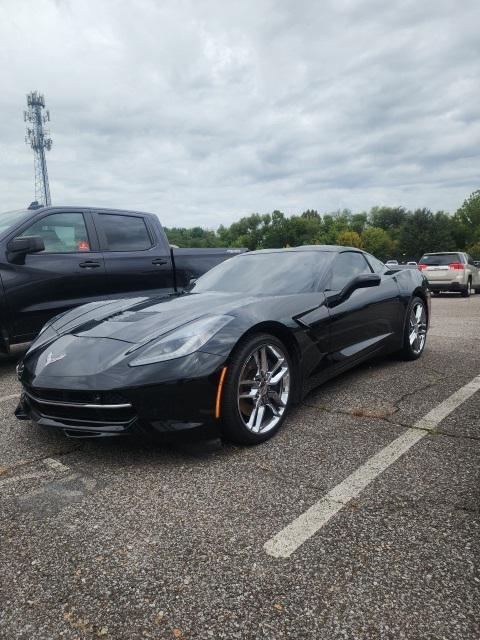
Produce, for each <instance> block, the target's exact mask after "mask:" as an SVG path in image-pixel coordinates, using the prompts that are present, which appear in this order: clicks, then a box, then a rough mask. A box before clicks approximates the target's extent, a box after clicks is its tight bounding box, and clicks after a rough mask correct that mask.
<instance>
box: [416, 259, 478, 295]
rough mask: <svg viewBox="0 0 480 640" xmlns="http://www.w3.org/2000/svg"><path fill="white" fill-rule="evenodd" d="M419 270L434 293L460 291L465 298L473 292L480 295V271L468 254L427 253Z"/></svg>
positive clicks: (421, 261) (419, 265)
mask: <svg viewBox="0 0 480 640" xmlns="http://www.w3.org/2000/svg"><path fill="white" fill-rule="evenodd" d="M418 268H419V269H420V271H422V272H423V275H424V276H425V277H426V278H427V280H428V288H429V289H430V291H432V292H433V293H435V292H439V291H458V292H460V293H461V294H462V296H464V297H465V298H468V296H469V295H470V294H471V293H472V292H473V291H475V293H480V269H479V268H478V267H477V266H476V265H475V263H474V261H473V259H472V258H471V257H470V256H469V255H468V253H462V252H460V251H459V252H449V253H447V252H441V253H426V254H425V255H424V256H422V258H421V259H420V261H419V263H418Z"/></svg>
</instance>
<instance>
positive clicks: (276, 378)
mask: <svg viewBox="0 0 480 640" xmlns="http://www.w3.org/2000/svg"><path fill="white" fill-rule="evenodd" d="M287 372H288V367H282V369H281V370H280V371H279V372H278V373H277V375H276V376H274V377H273V378H272V379H271V380H270V384H271V385H276V384H278V383H279V382H280V380H281V379H282V378H283V377H284V375H285V374H286V373H287Z"/></svg>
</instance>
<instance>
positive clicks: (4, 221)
mask: <svg viewBox="0 0 480 640" xmlns="http://www.w3.org/2000/svg"><path fill="white" fill-rule="evenodd" d="M27 213H28V211H25V209H18V210H17V211H4V212H3V213H0V236H1V235H3V234H4V233H5V232H7V231H8V230H9V229H10V227H11V226H12V225H14V224H15V223H16V222H21V221H22V219H23V218H25V217H26V215H27Z"/></svg>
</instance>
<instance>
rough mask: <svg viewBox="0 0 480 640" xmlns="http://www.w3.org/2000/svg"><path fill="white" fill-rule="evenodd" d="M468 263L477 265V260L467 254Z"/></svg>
mask: <svg viewBox="0 0 480 640" xmlns="http://www.w3.org/2000/svg"><path fill="white" fill-rule="evenodd" d="M467 260H468V264H471V265H473V266H475V262H474V261H473V258H472V256H469V255H467Z"/></svg>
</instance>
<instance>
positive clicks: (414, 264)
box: [407, 260, 418, 267]
mask: <svg viewBox="0 0 480 640" xmlns="http://www.w3.org/2000/svg"><path fill="white" fill-rule="evenodd" d="M407 264H408V265H410V266H411V267H418V262H415V260H409V261H408V262H407Z"/></svg>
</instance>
